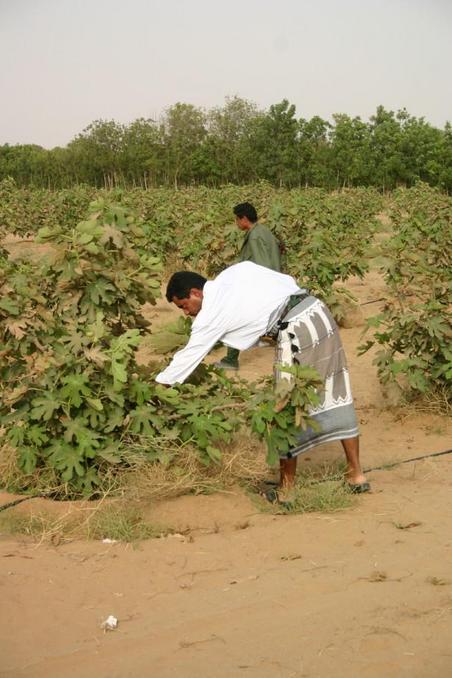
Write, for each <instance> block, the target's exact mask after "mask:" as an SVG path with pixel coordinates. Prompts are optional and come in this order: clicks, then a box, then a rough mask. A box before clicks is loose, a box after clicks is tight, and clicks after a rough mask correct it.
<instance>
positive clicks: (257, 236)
mask: <svg viewBox="0 0 452 678" xmlns="http://www.w3.org/2000/svg"><path fill="white" fill-rule="evenodd" d="M233 212H234V214H235V222H236V224H237V226H238V227H239V229H240V230H241V231H245V238H244V240H243V244H242V247H241V249H240V254H239V259H238V260H239V262H242V261H252V262H253V263H254V264H259V265H260V266H265V267H266V268H271V269H272V270H273V271H278V272H280V271H281V244H280V242H279V240H278V239H277V238H275V236H274V235H273V233H272V232H271V231H270V229H269V228H267V226H264V225H263V224H259V223H258V216H257V212H256V209H255V207H254V205H252V204H251V203H250V202H242V203H240V204H239V205H236V206H235V207H234V209H233ZM239 355H240V351H238V350H237V349H235V348H228V351H227V353H226V355H225V357H224V358H222V359H221V360H220V361H219V362H217V363H215V365H216V367H221V368H223V369H224V370H238V369H239Z"/></svg>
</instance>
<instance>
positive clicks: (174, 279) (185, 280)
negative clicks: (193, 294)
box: [166, 271, 207, 302]
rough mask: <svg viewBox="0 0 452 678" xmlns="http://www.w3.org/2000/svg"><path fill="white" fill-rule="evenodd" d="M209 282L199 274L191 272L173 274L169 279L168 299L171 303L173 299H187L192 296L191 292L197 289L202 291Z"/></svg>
mask: <svg viewBox="0 0 452 678" xmlns="http://www.w3.org/2000/svg"><path fill="white" fill-rule="evenodd" d="M206 282H207V280H206V278H204V277H203V276H202V275H199V273H192V272H191V271H178V272H177V273H173V275H172V276H171V278H170V279H169V282H168V285H167V287H166V298H167V299H168V301H169V302H171V301H173V297H177V298H178V299H186V298H187V297H188V296H190V290H191V289H193V288H195V289H197V290H202V289H203V288H204V285H205V284H206Z"/></svg>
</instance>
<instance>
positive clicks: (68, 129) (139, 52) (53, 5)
mask: <svg viewBox="0 0 452 678" xmlns="http://www.w3.org/2000/svg"><path fill="white" fill-rule="evenodd" d="M0 64H1V66H0V97H1V104H0V144H3V143H10V144H15V143H37V144H40V145H42V146H45V147H48V148H50V147H52V146H56V145H65V144H67V143H68V142H69V141H70V140H71V139H72V138H73V137H74V136H75V135H76V134H78V133H79V132H81V131H82V130H83V129H84V128H85V127H86V126H87V125H89V123H90V122H92V121H93V120H97V119H114V120H116V121H117V122H122V123H129V122H131V121H132V120H134V119H135V118H139V117H158V116H159V115H160V114H161V113H162V112H163V110H164V109H165V108H167V107H168V106H171V105H173V104H175V103H177V102H178V101H181V102H184V103H191V104H194V105H195V106H200V107H203V108H213V107H214V106H222V105H223V104H224V101H225V97H226V96H233V95H238V96H240V97H243V98H245V99H248V100H250V101H254V102H255V103H256V104H257V105H258V106H259V107H260V108H268V106H270V105H271V104H274V103H278V102H279V101H281V100H282V99H283V98H287V99H289V101H290V103H293V104H295V105H296V107H297V117H304V118H310V117H312V116H313V115H320V116H321V117H322V118H325V119H331V115H332V114H333V113H348V114H349V115H351V116H354V115H360V116H361V117H362V118H363V119H365V120H367V119H368V118H369V116H370V115H372V114H373V113H374V112H375V110H376V107H377V106H378V105H379V104H383V106H385V108H388V109H391V110H397V109H399V108H403V107H406V108H407V110H408V112H409V113H411V114H412V115H415V116H424V117H425V118H426V119H427V120H428V121H429V122H431V123H432V124H434V125H436V126H438V127H443V126H444V123H445V122H446V120H452V86H451V82H452V76H451V73H452V69H451V66H452V0H221V2H220V1H219V0H0Z"/></svg>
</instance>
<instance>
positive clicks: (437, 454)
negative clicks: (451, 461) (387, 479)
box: [364, 450, 452, 473]
mask: <svg viewBox="0 0 452 678" xmlns="http://www.w3.org/2000/svg"><path fill="white" fill-rule="evenodd" d="M444 454H452V450H444V452H432V453H431V454H423V455H422V456H421V457H411V459H402V460H401V461H395V462H393V463H392V464H383V466H374V467H373V468H366V469H364V473H370V472H371V471H385V470H386V469H388V468H393V466H400V464H408V463H410V462H411V461H420V460H421V459H429V458H430V457H442V456H443V455H444Z"/></svg>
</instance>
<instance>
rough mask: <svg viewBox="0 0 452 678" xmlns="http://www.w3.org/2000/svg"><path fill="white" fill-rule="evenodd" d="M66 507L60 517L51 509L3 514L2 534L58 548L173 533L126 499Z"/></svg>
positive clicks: (15, 510) (0, 517)
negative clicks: (147, 518) (77, 541)
mask: <svg viewBox="0 0 452 678" xmlns="http://www.w3.org/2000/svg"><path fill="white" fill-rule="evenodd" d="M61 506H62V505H61V504H60V507H61ZM64 506H65V510H64V511H61V512H58V513H59V515H56V514H55V510H50V507H49V508H48V509H47V510H46V509H41V510H34V508H33V506H28V507H26V508H28V510H24V507H21V509H8V510H7V511H5V512H2V513H0V534H14V535H18V534H22V535H26V536H29V537H32V538H33V539H34V540H35V541H36V542H37V544H38V545H40V544H42V543H50V544H53V545H54V546H58V545H59V544H61V543H64V542H67V541H72V540H74V539H112V540H115V541H122V542H133V541H138V540H142V539H149V538H152V537H161V536H163V535H166V534H168V533H169V532H170V531H171V530H169V529H168V528H165V527H162V526H156V525H152V524H150V523H148V522H146V521H145V520H144V518H143V514H142V511H141V510H140V509H139V508H137V507H136V506H133V505H131V504H130V502H125V501H124V500H122V499H121V500H118V499H116V500H111V499H108V498H107V497H104V498H103V499H101V500H100V501H97V502H80V503H77V504H75V503H71V504H67V505H64ZM54 508H55V506H54V505H53V506H52V509H54Z"/></svg>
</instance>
